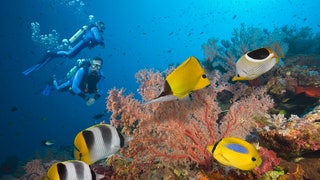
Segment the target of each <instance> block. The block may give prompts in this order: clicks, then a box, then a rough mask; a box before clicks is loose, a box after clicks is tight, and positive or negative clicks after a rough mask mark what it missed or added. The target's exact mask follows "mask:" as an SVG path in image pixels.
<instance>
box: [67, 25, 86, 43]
mask: <svg viewBox="0 0 320 180" xmlns="http://www.w3.org/2000/svg"><path fill="white" fill-rule="evenodd" d="M87 29H88V26H87V25H84V26H82V27H81V28H80V29H79V30H78V31H77V32H76V33H75V34H74V35H73V36H72V37H71V38H70V39H69V42H70V43H71V44H75V43H77V42H78V41H79V40H80V38H82V36H83V34H84V33H85V32H86V30H87Z"/></svg>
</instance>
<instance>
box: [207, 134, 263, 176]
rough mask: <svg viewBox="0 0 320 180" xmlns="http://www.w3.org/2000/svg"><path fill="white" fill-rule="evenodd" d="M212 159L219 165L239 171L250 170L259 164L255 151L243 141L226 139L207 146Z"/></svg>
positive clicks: (231, 138) (259, 160)
mask: <svg viewBox="0 0 320 180" xmlns="http://www.w3.org/2000/svg"><path fill="white" fill-rule="evenodd" d="M207 150H208V151H209V152H210V153H212V155H213V157H214V159H216V160H217V161H218V162H219V163H221V164H223V165H226V166H231V167H235V168H238V169H241V170H251V169H254V168H256V167H257V166H259V165H260V164H261V161H262V160H261V157H260V155H259V153H258V151H257V149H256V148H255V147H254V146H253V145H252V144H250V143H248V142H247V141H245V140H242V139H240V138H237V137H226V138H223V139H221V140H220V141H219V142H217V143H216V144H213V145H209V146H207Z"/></svg>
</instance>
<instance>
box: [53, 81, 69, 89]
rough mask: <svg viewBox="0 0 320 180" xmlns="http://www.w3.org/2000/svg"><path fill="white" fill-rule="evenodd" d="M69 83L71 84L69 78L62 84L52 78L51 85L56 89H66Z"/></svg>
mask: <svg viewBox="0 0 320 180" xmlns="http://www.w3.org/2000/svg"><path fill="white" fill-rule="evenodd" d="M70 85H71V83H70V80H68V81H66V82H64V83H62V84H58V82H57V80H53V86H54V87H55V89H56V90H57V91H64V90H67V89H69V87H70Z"/></svg>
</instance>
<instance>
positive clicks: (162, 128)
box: [107, 70, 273, 175]
mask: <svg viewBox="0 0 320 180" xmlns="http://www.w3.org/2000/svg"><path fill="white" fill-rule="evenodd" d="M137 79H138V81H139V82H140V83H141V86H140V88H139V92H140V94H141V96H142V99H143V100H150V99H151V98H154V97H157V95H158V94H160V90H161V88H162V87H161V86H162V84H163V83H164V78H163V77H162V75H161V73H159V72H153V71H151V70H150V71H148V70H142V71H140V72H138V73H137ZM218 79H219V76H218V75H217V76H216V77H215V78H213V79H211V83H212V85H211V86H210V87H208V88H205V89H202V90H199V91H196V92H193V93H192V95H191V97H190V99H188V100H177V101H170V102H163V103H152V104H147V105H144V104H142V103H140V102H139V101H138V100H135V99H134V98H133V95H132V94H130V95H127V96H126V95H124V90H123V89H112V90H110V91H109V96H108V99H107V108H108V110H109V111H110V112H111V113H112V115H111V122H112V124H113V125H114V126H116V127H119V128H120V129H122V133H124V134H126V135H128V136H133V137H134V139H133V140H132V141H131V142H130V143H129V147H128V148H127V149H126V150H124V151H122V153H123V155H124V156H125V157H127V158H132V161H133V162H132V164H135V167H136V168H135V169H137V170H136V171H138V169H139V168H140V167H141V168H142V169H141V170H139V171H142V170H143V172H144V173H145V172H146V171H148V170H147V168H148V167H149V168H151V167H152V164H155V163H160V164H162V165H163V166H164V167H166V168H169V169H171V170H176V169H179V168H182V167H183V168H184V169H187V170H188V169H189V170H190V169H195V168H200V169H203V170H207V169H210V168H211V167H212V157H211V154H210V153H209V152H208V151H207V150H206V146H207V145H209V144H212V143H214V142H216V141H217V140H219V139H221V138H222V137H226V136H235V135H236V136H238V137H242V138H245V137H246V136H248V135H249V134H250V132H251V130H252V129H254V128H257V127H259V126H260V125H259V124H257V123H256V122H255V119H258V118H260V117H263V116H264V115H265V113H266V112H267V111H268V110H269V109H270V108H272V106H273V101H272V99H271V98H270V97H269V96H268V95H267V94H266V89H263V88H249V90H248V89H247V88H246V86H242V85H241V84H234V85H229V86H226V85H225V84H219V81H218ZM226 89H227V90H228V91H230V92H232V93H233V94H235V95H234V96H233V97H232V98H233V99H232V103H231V105H230V108H229V110H228V112H227V113H223V114H224V115H222V116H221V113H222V111H221V108H220V106H219V103H218V102H217V100H216V99H217V94H218V93H221V92H222V91H224V90H226ZM236 91H237V92H250V93H243V94H240V95H239V94H238V93H236ZM150 94H151V95H150ZM149 171H151V169H149ZM134 174H135V175H137V172H135V173H134Z"/></svg>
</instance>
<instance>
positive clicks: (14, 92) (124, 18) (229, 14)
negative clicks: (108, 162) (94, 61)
mask: <svg viewBox="0 0 320 180" xmlns="http://www.w3.org/2000/svg"><path fill="white" fill-rule="evenodd" d="M68 2H70V1H65V0H64V1H59V0H52V1H46V0H30V1H21V0H12V1H6V3H5V4H2V7H1V11H0V18H1V22H2V25H1V28H0V39H1V51H0V52H1V53H0V57H1V58H0V59H1V60H0V68H1V69H0V71H1V76H0V82H1V88H0V94H1V100H0V104H1V108H0V115H1V116H0V119H1V120H0V128H1V129H0V162H1V161H3V159H5V158H6V157H8V156H10V155H15V156H18V157H19V158H21V159H27V158H31V157H32V156H33V154H34V152H35V151H43V150H44V149H45V147H44V146H42V145H41V141H42V140H44V139H54V140H56V144H55V146H56V147H59V146H68V145H72V143H73V138H74V136H75V135H76V133H77V132H78V131H80V130H82V129H84V128H87V127H89V126H91V125H93V124H95V123H96V122H95V120H94V119H92V116H93V115H95V114H98V113H101V112H102V111H103V110H104V109H105V100H104V98H105V96H104V97H102V98H101V99H99V101H98V102H97V103H96V104H95V105H93V106H92V107H87V106H86V105H85V103H84V102H83V100H82V99H80V98H79V97H76V96H72V95H70V93H57V92H53V93H52V95H51V96H49V97H46V96H43V95H41V94H40V91H41V90H42V88H43V87H44V84H45V82H46V80H48V78H49V77H50V76H52V74H57V75H61V76H62V75H64V74H65V73H66V72H67V71H68V69H69V68H70V67H71V66H72V65H73V64H74V61H75V60H76V58H81V57H92V56H96V55H99V56H101V57H103V59H104V67H103V72H104V74H105V76H106V77H107V80H106V88H107V89H110V88H112V87H118V88H120V87H124V88H126V89H127V92H128V93H130V92H133V93H135V96H136V97H137V98H139V95H138V94H137V93H136V89H137V87H138V84H137V83H136V81H135V78H134V75H135V73H136V72H137V71H138V70H139V69H143V68H154V69H158V70H160V71H163V70H165V69H166V68H167V67H168V64H170V63H181V62H183V61H184V60H185V59H186V58H187V57H188V56H191V55H194V56H196V57H198V58H199V59H200V60H203V51H202V49H201V45H202V44H203V43H206V42H207V40H208V39H209V38H210V37H217V38H219V39H229V38H230V36H231V33H232V31H233V28H239V25H240V24H241V23H245V24H247V25H254V26H255V27H263V28H268V29H272V28H273V27H280V26H283V25H285V24H289V25H296V26H297V27H302V26H310V27H311V28H312V29H313V30H314V32H318V31H319V26H320V23H319V19H320V17H319V9H320V2H319V1H318V0H316V1H315V0H305V1H304V2H301V1H295V0H268V1H266V0H260V1H249V0H237V1H235V0H234V1H221V0H220V1H217V0H194V1H191V0H170V1H169V0H152V1H150V0H135V1H129V0H127V1H126V0H117V1H111V0H95V1H83V2H84V4H85V5H84V6H81V5H80V4H79V2H77V3H75V4H74V5H68V4H66V3H68ZM90 14H93V15H94V16H95V18H96V20H102V21H104V22H105V25H106V31H105V33H104V38H105V44H106V47H105V48H104V49H102V48H100V47H96V48H94V49H92V50H88V49H85V50H83V51H82V52H81V53H80V54H79V55H78V56H77V57H76V58H75V59H73V60H69V59H56V60H54V62H51V63H50V64H48V65H47V66H46V67H44V68H43V69H41V70H39V71H36V72H34V73H32V74H31V75H29V76H27V77H26V76H23V75H22V74H21V72H22V71H23V70H25V69H26V68H28V67H29V66H31V65H33V64H35V63H37V62H38V61H39V60H40V59H41V57H42V56H43V54H44V52H45V51H46V49H45V48H44V47H42V46H41V45H40V44H39V43H36V42H33V41H32V39H31V29H30V23H31V22H35V21H37V22H39V23H40V25H41V31H42V33H44V34H45V33H50V32H51V30H52V29H56V30H57V32H58V33H59V34H60V35H61V39H62V38H69V37H70V36H72V35H73V33H74V32H76V31H77V30H78V28H80V27H81V26H82V25H84V24H86V23H87V22H88V15H90ZM12 107H16V108H17V110H16V111H11V110H12Z"/></svg>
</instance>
